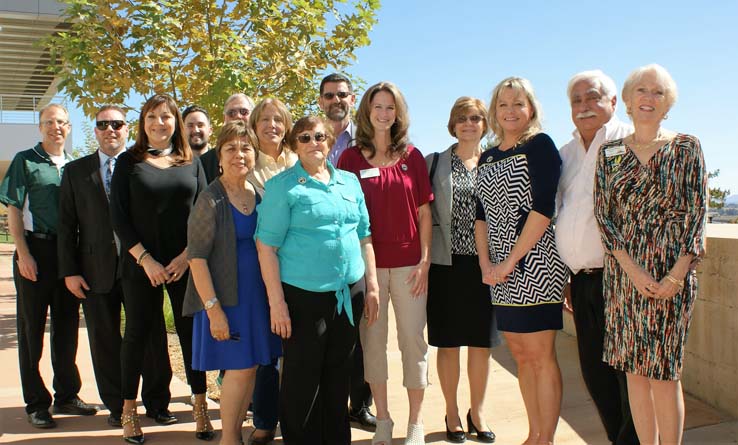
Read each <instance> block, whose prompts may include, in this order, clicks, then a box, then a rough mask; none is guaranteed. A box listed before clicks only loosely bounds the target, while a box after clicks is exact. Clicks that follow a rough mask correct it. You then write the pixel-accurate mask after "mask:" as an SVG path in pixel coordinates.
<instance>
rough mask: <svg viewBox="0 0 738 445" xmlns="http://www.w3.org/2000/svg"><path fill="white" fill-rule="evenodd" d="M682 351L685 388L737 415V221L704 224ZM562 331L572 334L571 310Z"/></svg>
mask: <svg viewBox="0 0 738 445" xmlns="http://www.w3.org/2000/svg"><path fill="white" fill-rule="evenodd" d="M706 250H707V252H706V255H705V258H704V260H703V261H702V264H701V265H700V266H699V268H698V269H697V275H698V280H699V292H698V296H697V302H696V303H695V308H694V313H693V315H692V322H691V325H690V328H689V334H688V338H687V346H686V351H685V356H684V371H683V375H682V384H683V385H684V390H685V391H687V392H689V393H690V394H692V395H693V396H695V397H697V398H699V399H701V400H703V401H705V402H706V403H708V404H709V405H711V406H713V407H716V408H719V409H721V410H723V411H725V412H727V413H729V414H730V415H732V416H734V417H738V224H708V228H707V249H706ZM564 332H566V333H567V334H569V335H576V332H575V330H574V322H573V320H572V316H571V314H569V313H565V315H564Z"/></svg>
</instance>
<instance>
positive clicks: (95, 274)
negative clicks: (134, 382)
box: [57, 105, 171, 427]
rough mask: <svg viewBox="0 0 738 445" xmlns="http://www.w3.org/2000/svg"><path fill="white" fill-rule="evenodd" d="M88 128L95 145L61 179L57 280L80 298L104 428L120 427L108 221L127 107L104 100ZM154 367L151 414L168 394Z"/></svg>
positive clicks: (115, 252)
mask: <svg viewBox="0 0 738 445" xmlns="http://www.w3.org/2000/svg"><path fill="white" fill-rule="evenodd" d="M94 131H95V138H96V139H97V143H98V145H99V149H98V150H97V151H96V152H95V153H92V154H90V155H88V156H85V157H83V158H80V159H77V160H74V161H72V162H70V163H69V164H67V165H66V167H65V169H64V175H63V176H62V180H61V189H60V191H59V225H58V229H57V232H58V238H57V240H58V241H57V247H58V259H59V277H60V278H63V279H64V283H65V285H66V287H67V289H68V290H69V291H70V292H71V293H72V294H73V295H74V296H75V297H76V299H77V301H81V302H82V309H83V310H84V314H85V324H86V326H87V336H88V338H89V341H90V353H91V355H92V367H93V369H94V371H95V380H96V382H97V390H98V392H99V394H100V399H101V400H102V401H103V403H104V404H105V406H106V407H107V408H108V410H110V415H109V416H108V419H107V422H108V425H110V426H112V427H120V426H121V425H120V416H121V411H122V409H123V399H122V398H121V366H120V345H121V335H120V324H121V319H120V309H121V305H122V304H123V291H122V289H121V283H120V277H119V276H118V258H119V256H120V249H119V247H118V246H119V243H118V240H117V239H116V238H115V235H114V234H113V228H112V227H111V224H110V211H109V208H108V196H109V194H110V181H111V179H112V177H113V171H114V170H115V163H116V160H117V158H118V155H120V154H121V153H122V152H123V151H125V144H126V141H127V140H128V125H127V123H126V120H125V111H124V110H123V109H122V108H121V107H119V106H117V105H104V106H103V107H101V108H100V109H99V110H98V112H97V115H96V117H95V130H94ZM159 341H162V342H163V341H166V338H164V337H162V338H160V339H159ZM158 368H159V367H158V366H156V364H154V363H152V361H151V358H150V356H148V355H147V357H146V360H145V363H144V370H143V376H144V377H143V390H142V398H143V399H144V405H145V406H146V408H147V410H149V411H151V412H156V411H159V410H161V409H165V408H166V407H167V406H168V405H169V399H170V397H171V395H170V393H169V378H168V377H167V374H166V373H162V372H161V371H160V370H159V369H158Z"/></svg>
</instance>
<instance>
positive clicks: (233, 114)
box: [226, 108, 251, 117]
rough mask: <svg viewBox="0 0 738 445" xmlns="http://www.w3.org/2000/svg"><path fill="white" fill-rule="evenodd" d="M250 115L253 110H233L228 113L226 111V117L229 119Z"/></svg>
mask: <svg viewBox="0 0 738 445" xmlns="http://www.w3.org/2000/svg"><path fill="white" fill-rule="evenodd" d="M249 113H251V110H249V109H248V108H232V109H230V110H228V111H226V116H228V117H236V116H239V115H241V116H248V115H249Z"/></svg>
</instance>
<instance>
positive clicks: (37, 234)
mask: <svg viewBox="0 0 738 445" xmlns="http://www.w3.org/2000/svg"><path fill="white" fill-rule="evenodd" d="M26 236H27V237H30V238H38V239H43V240H47V241H56V235H54V234H52V233H43V232H31V231H30V230H26Z"/></svg>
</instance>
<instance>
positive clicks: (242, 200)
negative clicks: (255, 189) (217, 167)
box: [223, 184, 251, 215]
mask: <svg viewBox="0 0 738 445" xmlns="http://www.w3.org/2000/svg"><path fill="white" fill-rule="evenodd" d="M223 185H224V186H225V189H226V193H228V198H229V199H230V201H231V203H233V205H234V206H236V208H239V209H240V210H241V211H242V212H243V213H245V214H247V215H248V214H249V213H250V212H251V205H250V204H251V199H250V196H248V194H246V196H239V195H242V194H245V193H246V192H247V191H248V189H246V190H238V189H235V190H234V188H232V187H230V186H228V185H225V184H223Z"/></svg>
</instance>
